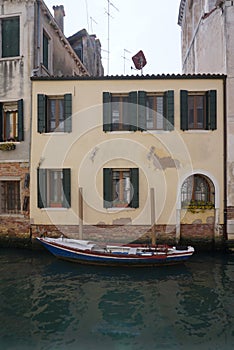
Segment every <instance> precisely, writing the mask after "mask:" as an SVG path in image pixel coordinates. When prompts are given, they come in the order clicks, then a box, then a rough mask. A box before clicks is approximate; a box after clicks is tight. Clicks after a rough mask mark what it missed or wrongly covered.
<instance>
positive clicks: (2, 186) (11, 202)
mask: <svg viewBox="0 0 234 350" xmlns="http://www.w3.org/2000/svg"><path fill="white" fill-rule="evenodd" d="M10 185H13V186H14V188H13V192H14V193H13V194H14V197H13V198H12V196H11V195H9V192H12V189H10V188H9V187H10ZM0 192H1V193H0V198H1V201H0V203H1V208H0V214H1V215H10V214H20V213H21V182H20V180H0ZM3 205H4V207H3ZM8 206H9V207H11V208H8Z"/></svg>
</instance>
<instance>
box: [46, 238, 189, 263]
mask: <svg viewBox="0 0 234 350" xmlns="http://www.w3.org/2000/svg"><path fill="white" fill-rule="evenodd" d="M40 241H41V243H42V245H43V246H44V247H45V248H46V249H47V250H48V251H50V252H51V253H52V254H53V255H55V256H56V257H57V258H60V259H64V260H69V261H74V262H78V263H82V264H89V265H106V266H162V265H174V264H177V263H182V262H185V261H186V260H187V259H188V258H189V257H191V255H192V253H191V252H178V253H177V254H175V253H173V254H163V253H162V254H158V255H154V254H152V255H147V256H145V257H144V256H141V255H139V256H136V255H135V256H133V255H132V256H131V255H129V254H127V253H126V254H122V253H121V254H105V253H99V252H90V251H80V250H76V249H73V248H69V247H60V246H59V245H56V244H54V243H50V242H46V241H44V240H40Z"/></svg>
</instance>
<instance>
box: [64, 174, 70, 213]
mask: <svg viewBox="0 0 234 350" xmlns="http://www.w3.org/2000/svg"><path fill="white" fill-rule="evenodd" d="M63 194H64V199H63V207H64V208H70V207H71V169H63Z"/></svg>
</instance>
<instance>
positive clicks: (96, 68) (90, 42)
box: [68, 29, 104, 77]
mask: <svg viewBox="0 0 234 350" xmlns="http://www.w3.org/2000/svg"><path fill="white" fill-rule="evenodd" d="M68 41H69V43H70V44H71V46H72V48H73V49H74V51H75V52H76V54H77V56H78V57H79V58H80V60H81V62H82V63H83V64H84V66H85V67H86V68H87V70H88V71H89V74H90V75H91V76H93V77H100V76H103V75H104V68H103V66H102V59H101V43H100V40H99V39H98V38H97V37H96V35H95V34H93V35H89V34H88V32H87V30H86V29H82V30H80V31H79V32H77V33H75V34H74V35H72V36H71V37H69V38H68Z"/></svg>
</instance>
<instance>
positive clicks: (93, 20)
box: [90, 16, 97, 33]
mask: <svg viewBox="0 0 234 350" xmlns="http://www.w3.org/2000/svg"><path fill="white" fill-rule="evenodd" d="M90 22H91V33H93V22H94V23H95V24H97V22H96V21H95V19H94V18H93V17H91V16H90Z"/></svg>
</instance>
